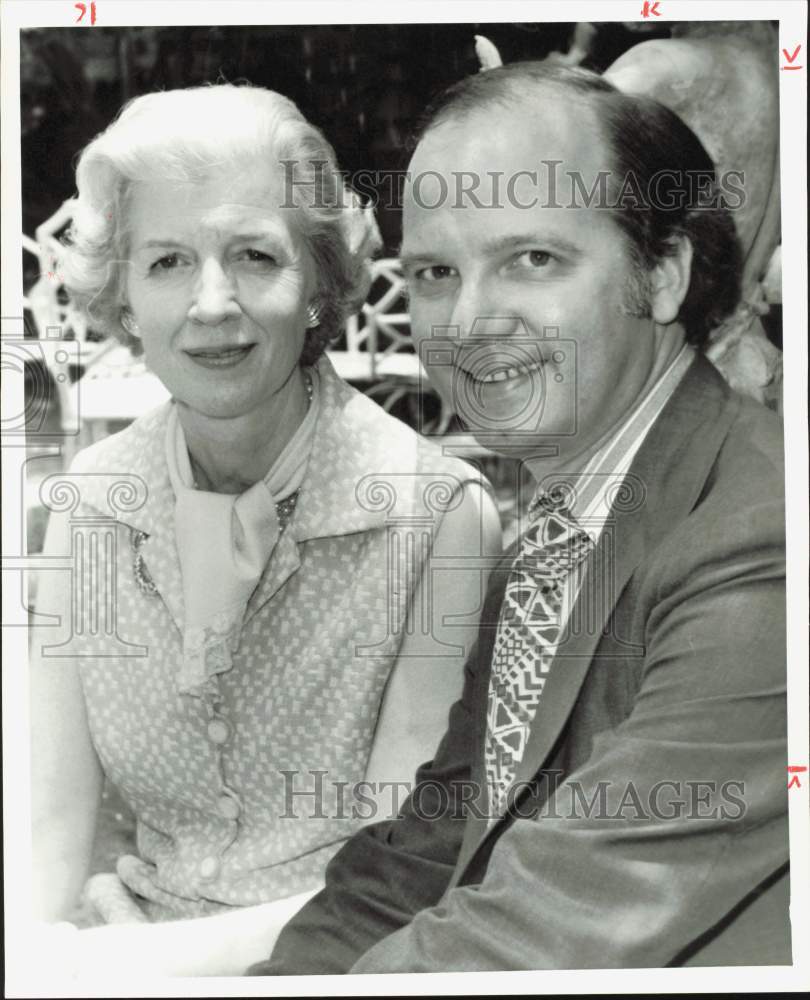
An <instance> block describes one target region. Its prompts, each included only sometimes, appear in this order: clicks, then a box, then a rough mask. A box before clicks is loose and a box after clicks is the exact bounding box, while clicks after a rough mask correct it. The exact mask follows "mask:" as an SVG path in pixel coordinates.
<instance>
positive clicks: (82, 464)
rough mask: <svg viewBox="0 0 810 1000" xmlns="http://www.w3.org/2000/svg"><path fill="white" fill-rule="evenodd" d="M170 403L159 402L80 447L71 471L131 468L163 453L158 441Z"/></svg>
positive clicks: (84, 471) (92, 471) (102, 470)
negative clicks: (129, 422)
mask: <svg viewBox="0 0 810 1000" xmlns="http://www.w3.org/2000/svg"><path fill="white" fill-rule="evenodd" d="M171 405H172V404H171V403H161V404H160V406H157V407H155V408H154V409H153V410H150V411H149V412H148V413H145V414H143V415H142V416H140V417H138V418H137V420H134V421H133V422H132V423H131V424H130V425H129V426H128V427H125V428H124V429H123V430H121V431H117V432H116V433H115V434H110V435H109V436H108V437H105V438H104V439H103V440H101V441H96V442H95V443H94V444H91V445H89V446H88V447H87V448H82V450H81V451H79V452H77V453H76V455H75V456H74V458H73V460H72V462H71V464H70V471H71V472H78V473H110V472H113V473H114V472H133V471H137V470H136V467H137V469H140V467H141V466H144V467H145V466H147V465H152V464H154V462H155V461H156V459H157V458H160V457H162V455H163V449H162V448H161V447H160V443H161V442H162V441H163V437H164V435H165V433H166V421H167V420H168V416H169V410H170V407H171Z"/></svg>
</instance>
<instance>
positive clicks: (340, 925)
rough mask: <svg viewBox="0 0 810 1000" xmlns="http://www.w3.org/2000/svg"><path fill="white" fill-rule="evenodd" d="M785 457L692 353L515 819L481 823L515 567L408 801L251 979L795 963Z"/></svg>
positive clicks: (360, 841) (610, 556)
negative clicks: (492, 698)
mask: <svg viewBox="0 0 810 1000" xmlns="http://www.w3.org/2000/svg"><path fill="white" fill-rule="evenodd" d="M782 447H783V446H782V432H781V426H780V423H779V421H778V419H777V418H776V417H774V415H773V414H771V413H770V412H769V411H767V410H765V409H764V408H763V407H761V406H759V405H758V404H756V403H753V402H751V401H749V400H745V399H743V398H742V397H740V396H738V395H736V394H735V393H733V392H731V391H730V390H729V389H728V387H727V386H726V385H725V383H724V382H723V380H722V379H721V378H720V376H719V375H718V374H717V373H716V371H715V370H714V368H713V367H712V366H711V365H710V363H709V362H707V361H706V360H705V359H703V358H697V359H696V361H695V363H694V364H693V365H692V366H691V368H690V369H689V371H688V372H687V374H686V376H685V377H684V379H683V381H682V383H681V384H680V386H679V387H678V389H677V390H676V392H675V393H674V395H673V396H672V398H671V399H670V401H669V402H668V404H667V405H666V407H665V409H664V410H663V412H662V413H661V415H660V416H659V418H658V420H657V421H656V423H655V425H654V426H653V428H652V429H651V431H650V433H649V434H648V436H647V438H646V440H645V442H644V444H643V445H642V447H641V449H640V450H639V452H638V454H637V455H636V458H635V460H634V462H633V465H632V467H631V470H630V471H631V474H632V481H633V482H634V483H635V484H636V485H637V488H638V489H640V490H641V501H642V502H641V503H640V504H639V502H638V501H639V496H638V494H636V495H635V496H634V497H633V498H631V500H630V502H629V503H623V502H622V500H621V498H618V499H617V501H616V503H615V505H614V512H613V513H614V515H615V516H614V518H613V521H612V522H611V523H610V525H609V526H608V528H606V530H605V531H604V532H603V534H602V536H601V539H600V542H599V545H598V547H597V550H596V552H595V553H594V555H593V556H592V557H591V559H590V560H589V563H588V566H587V569H586V574H585V581H584V583H583V586H582V589H581V590H580V594H579V597H578V599H577V604H576V606H575V614H574V616H573V617H574V620H575V621H579V622H580V623H581V626H580V627H579V628H576V627H574V628H572V629H571V630H570V631H569V633H568V634H567V635H566V637H565V640H564V641H563V642H562V643H561V644H560V648H559V650H558V653H557V656H556V658H555V660H554V662H553V664H552V667H551V672H550V675H549V678H548V680H547V682H546V687H545V689H544V692H543V696H542V698H541V700H540V705H539V708H538V710H537V714H536V717H535V720H534V722H533V725H532V730H531V735H530V739H529V743H528V745H527V748H526V752H525V754H524V757H523V761H522V763H521V765H520V768H519V771H518V775H517V778H518V781H521V782H523V784H522V785H520V788H521V792H520V794H518V795H517V796H516V798H515V800H514V803H513V807H512V808H511V810H510V811H509V813H508V814H507V815H506V816H505V817H504V818H502V819H501V820H499V821H498V822H496V823H495V824H494V825H492V826H490V825H489V824H488V822H487V819H486V811H487V805H486V793H485V780H484V770H483V746H484V735H485V730H486V718H485V716H486V704H487V690H488V683H489V671H490V664H491V655H492V647H493V642H494V637H495V627H496V625H497V620H498V613H499V610H500V604H501V600H502V596H503V590H504V587H505V584H506V579H507V576H508V569H509V563H510V561H511V560H510V558H508V557H507V558H506V559H504V560H503V562H502V564H501V566H500V567H499V568H498V569H497V570H496V571H495V572H494V573H493V575H492V578H491V582H490V588H489V593H488V597H487V601H486V603H485V607H484V611H483V614H482V619H481V629H480V632H479V638H478V642H477V645H476V647H475V648H474V649H473V651H472V653H471V655H470V657H469V660H468V663H467V666H466V678H465V688H464V692H463V695H462V698H461V700H460V701H459V702H458V703H456V705H454V706H453V708H452V710H451V713H450V720H449V728H448V731H447V733H446V735H445V737H444V739H443V740H442V743H441V744H440V746H439V749H438V751H437V753H436V756H435V759H434V760H433V761H430V762H429V763H427V764H426V765H424V766H423V767H422V768H420V771H419V772H418V775H417V782H418V783H417V786H416V788H415V791H414V793H413V795H412V796H411V798H410V799H409V800H408V802H407V803H406V805H405V806H404V808H403V809H402V811H401V813H400V816H399V817H398V818H397V819H395V820H393V821H390V822H386V823H381V824H376V825H375V826H372V827H367V828H366V829H364V830H362V831H361V832H360V833H359V834H358V835H357V836H355V837H354V838H353V839H352V840H351V841H350V842H349V843H348V844H347V845H345V847H344V848H343V849H342V850H341V851H340V852H339V853H338V854H337V855H336V856H335V858H334V859H333V861H332V862H331V864H330V866H329V868H328V869H327V883H326V888H325V889H324V890H323V891H322V892H321V893H320V894H319V895H318V896H316V897H315V898H314V899H313V900H312V901H311V902H310V903H309V904H308V905H307V906H306V907H304V909H303V910H302V911H301V912H300V913H299V914H298V915H297V916H296V917H295V918H294V919H293V920H292V921H291V922H290V924H288V925H287V927H286V928H285V930H284V932H283V933H282V934H281V936H280V938H279V940H278V943H277V945H276V948H275V950H274V952H273V955H272V957H271V958H270V960H268V961H267V962H263V963H260V964H259V965H257V966H254V967H253V968H252V969H251V970H250V971H251V973H252V974H257V975H267V974H272V975H280V974H294V973H319V972H320V973H328V972H345V971H350V970H351V971H353V972H437V971H468V970H497V969H575V968H611V967H612V968H622V967H644V966H647V967H660V966H666V965H684V964H697V965H701V964H703V965H708V964H713V965H718V964H720V965H724V964H729V965H733V964H745V965H749V964H785V963H789V962H790V933H789V922H788V911H787V874H786V871H787V861H788V835H787V790H786V784H787V782H786V771H785V767H786V763H787V761H786V744H785V734H786V703H785V664H786V658H785V648H784V644H785V624H784V616H785V594H784V507H783V500H782V493H783V471H782V463H781V458H782ZM639 484H640V485H639ZM429 817H437V818H429ZM361 956H362V957H361Z"/></svg>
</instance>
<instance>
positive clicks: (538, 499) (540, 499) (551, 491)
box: [528, 482, 577, 521]
mask: <svg viewBox="0 0 810 1000" xmlns="http://www.w3.org/2000/svg"><path fill="white" fill-rule="evenodd" d="M576 493H577V491H576V489H575V488H574V487H573V486H571V485H569V484H568V483H563V482H560V483H554V484H553V485H552V486H550V487H549V488H548V489H545V490H538V492H537V493H535V495H534V497H533V498H532V501H531V503H530V504H529V511H528V514H529V520H530V521H536V520H537V519H538V518H539V517H541V516H542V515H543V514H561V515H562V516H563V517H565V518H566V519H568V520H573V519H574V515H573V514H572V513H571V508H572V507H573V506H574V501H575V500H576Z"/></svg>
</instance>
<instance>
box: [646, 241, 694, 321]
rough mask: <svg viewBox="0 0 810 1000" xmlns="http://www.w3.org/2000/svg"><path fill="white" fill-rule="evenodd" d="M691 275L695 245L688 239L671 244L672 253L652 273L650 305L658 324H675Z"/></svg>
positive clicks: (662, 259)
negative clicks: (693, 247) (693, 246)
mask: <svg viewBox="0 0 810 1000" xmlns="http://www.w3.org/2000/svg"><path fill="white" fill-rule="evenodd" d="M691 273H692V244H691V243H690V242H689V240H688V239H687V237H686V236H680V237H677V238H676V239H675V240H673V241H672V247H671V252H670V253H668V254H667V256H666V257H662V258H661V260H660V261H659V262H658V264H657V265H656V267H655V268H654V269H653V270H652V272H651V273H650V278H651V284H652V292H651V295H650V303H651V305H652V315H653V319H654V320H655V322H656V323H660V324H662V325H666V324H667V323H674V322H675V320H676V319H677V317H678V313H679V312H680V308H681V305H682V304H683V300H684V299H685V298H686V293H687V292H688V291H689V279H690V276H691Z"/></svg>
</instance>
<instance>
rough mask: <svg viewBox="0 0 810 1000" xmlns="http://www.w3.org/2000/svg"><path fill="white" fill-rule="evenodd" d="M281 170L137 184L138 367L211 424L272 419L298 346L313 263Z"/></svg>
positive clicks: (258, 168)
mask: <svg viewBox="0 0 810 1000" xmlns="http://www.w3.org/2000/svg"><path fill="white" fill-rule="evenodd" d="M283 204H284V190H283V176H282V174H281V170H280V168H276V167H273V166H272V165H269V164H267V163H266V162H258V161H253V162H247V163H244V164H242V165H241V166H240V168H239V169H235V168H234V169H231V168H222V169H218V170H216V171H214V172H212V173H211V174H210V175H209V176H208V177H207V178H206V179H205V180H203V181H200V182H195V183H191V182H187V183H171V182H166V183H164V182H142V183H141V182H139V183H136V184H134V185H133V189H132V191H131V196H130V198H129V205H128V217H127V220H126V221H127V222H128V226H129V231H130V248H131V251H130V255H129V261H128V264H129V269H128V275H127V279H126V285H125V287H126V297H127V302H128V305H129V307H130V309H131V310H132V312H133V314H134V318H135V321H136V323H137V325H138V329H139V333H140V337H141V339H142V341H143V347H144V353H145V357H146V362H147V364H148V365H149V367H150V368H151V369H152V371H153V372H154V373H155V374H156V375H157V376H158V377H159V378H160V380H161V381H162V382H163V383H164V385H165V386H166V388H167V389H168V390H169V391H170V392H171V394H172V395H173V397H174V398H175V399H176V400H178V401H180V402H183V403H185V404H186V405H187V406H189V407H191V408H192V409H193V410H196V411H197V412H199V413H203V414H205V415H207V416H211V417H239V416H244V415H246V414H249V413H251V412H254V411H256V412H259V411H265V412H267V411H270V412H272V408H273V401H274V399H276V398H277V397H278V394H279V392H280V390H282V389H283V387H285V386H287V385H288V384H290V383H289V382H288V380H289V379H290V375H291V373H292V372H293V371H294V369H295V368H296V366H297V364H298V359H299V357H300V356H301V351H302V348H303V345H304V337H305V334H306V323H307V305H308V304H309V302H310V301H311V300H312V298H313V295H314V292H315V288H316V277H315V266H314V263H313V260H312V257H311V255H310V253H309V250H308V248H307V244H306V241H305V239H304V236H303V234H302V233H301V231H300V229H299V223H298V209H294V208H281V207H280V206H281V205H283Z"/></svg>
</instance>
